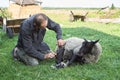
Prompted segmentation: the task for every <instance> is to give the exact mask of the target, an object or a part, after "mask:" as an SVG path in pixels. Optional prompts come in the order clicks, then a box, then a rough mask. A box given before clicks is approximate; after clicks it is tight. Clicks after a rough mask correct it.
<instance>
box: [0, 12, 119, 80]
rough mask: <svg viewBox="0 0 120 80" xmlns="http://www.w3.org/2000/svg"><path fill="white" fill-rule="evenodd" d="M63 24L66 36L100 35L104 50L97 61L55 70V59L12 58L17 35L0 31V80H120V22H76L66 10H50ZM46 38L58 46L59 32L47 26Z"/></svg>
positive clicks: (93, 38) (51, 45)
mask: <svg viewBox="0 0 120 80" xmlns="http://www.w3.org/2000/svg"><path fill="white" fill-rule="evenodd" d="M47 15H48V16H49V17H50V18H52V19H53V20H55V21H56V22H58V23H60V24H61V27H62V31H63V38H64V39H67V38H69V37H73V36H76V37H79V38H86V39H91V40H96V39H100V44H101V45H102V48H103V52H102V55H101V57H100V60H99V61H98V63H92V64H85V65H79V64H77V65H75V66H71V67H67V68H64V69H59V70H53V69H51V68H50V66H51V65H52V64H54V62H55V61H54V59H48V60H44V61H42V62H40V65H38V66H26V65H24V64H22V63H20V62H17V61H13V59H12V56H11V54H10V52H11V50H12V49H13V48H14V46H15V45H16V43H17V38H18V36H17V35H15V36H14V38H12V39H9V38H8V37H7V36H6V34H5V33H3V32H0V39H1V44H0V80H119V79H120V75H119V74H120V28H119V27H120V24H112V23H109V24H102V23H96V22H80V21H77V22H73V23H70V22H69V21H68V19H67V14H63V13H61V14H56V13H54V14H53V13H47ZM44 41H45V42H47V43H48V44H49V46H50V47H51V49H52V50H54V49H55V46H56V35H55V34H54V32H53V31H50V30H47V33H46V36H45V40H44Z"/></svg>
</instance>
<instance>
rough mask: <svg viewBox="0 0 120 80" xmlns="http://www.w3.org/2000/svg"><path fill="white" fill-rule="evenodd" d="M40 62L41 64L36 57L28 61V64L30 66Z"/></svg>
mask: <svg viewBox="0 0 120 80" xmlns="http://www.w3.org/2000/svg"><path fill="white" fill-rule="evenodd" d="M38 64H39V61H38V60H37V59H35V58H32V59H30V60H29V61H28V62H27V65H30V66H36V65H38Z"/></svg>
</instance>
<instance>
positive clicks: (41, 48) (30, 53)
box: [13, 13, 64, 65]
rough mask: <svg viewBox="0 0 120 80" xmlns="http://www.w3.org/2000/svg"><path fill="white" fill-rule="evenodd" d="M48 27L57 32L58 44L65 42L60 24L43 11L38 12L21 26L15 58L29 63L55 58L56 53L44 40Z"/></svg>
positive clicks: (36, 63) (33, 63)
mask: <svg viewBox="0 0 120 80" xmlns="http://www.w3.org/2000/svg"><path fill="white" fill-rule="evenodd" d="M46 28H48V29H50V30H53V31H55V32H56V38H57V44H58V46H62V45H63V44H64V41H63V40H62V31H61V28H60V25H59V24H58V23H56V22H54V21H52V20H51V19H50V18H49V17H47V16H46V15H45V14H43V13H40V14H36V15H33V16H31V17H30V18H28V19H26V20H24V21H23V23H22V24H21V26H20V33H19V38H18V43H17V45H16V47H15V48H14V49H13V57H14V59H17V60H19V61H22V62H24V63H25V64H27V65H38V64H39V61H41V60H44V59H48V58H54V57H55V53H52V52H51V51H50V48H49V46H48V45H47V44H46V43H45V42H43V39H44V36H45V32H46Z"/></svg>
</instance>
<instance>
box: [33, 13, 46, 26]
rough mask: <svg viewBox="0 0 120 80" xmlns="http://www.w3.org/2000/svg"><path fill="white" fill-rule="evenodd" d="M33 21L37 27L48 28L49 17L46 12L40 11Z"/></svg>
mask: <svg viewBox="0 0 120 80" xmlns="http://www.w3.org/2000/svg"><path fill="white" fill-rule="evenodd" d="M33 22H34V25H35V26H36V27H39V28H46V26H47V23H48V17H47V16H46V15H45V14H43V13H40V14H37V15H36V16H35V18H34V20H33Z"/></svg>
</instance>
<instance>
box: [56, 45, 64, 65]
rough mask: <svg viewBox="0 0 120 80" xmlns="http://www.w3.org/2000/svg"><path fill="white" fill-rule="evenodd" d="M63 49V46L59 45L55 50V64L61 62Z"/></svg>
mask: <svg viewBox="0 0 120 80" xmlns="http://www.w3.org/2000/svg"><path fill="white" fill-rule="evenodd" d="M64 50H65V49H64V48H63V47H59V49H58V50H57V55H56V63H57V64H59V63H61V62H62V60H63V54H64Z"/></svg>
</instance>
